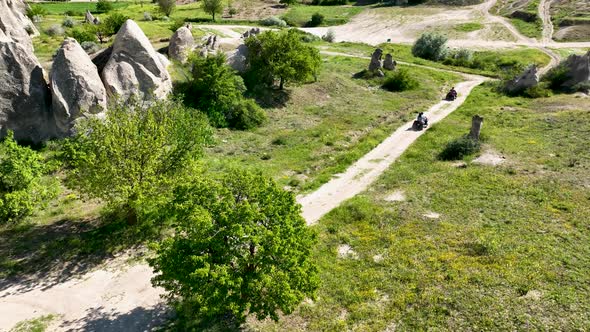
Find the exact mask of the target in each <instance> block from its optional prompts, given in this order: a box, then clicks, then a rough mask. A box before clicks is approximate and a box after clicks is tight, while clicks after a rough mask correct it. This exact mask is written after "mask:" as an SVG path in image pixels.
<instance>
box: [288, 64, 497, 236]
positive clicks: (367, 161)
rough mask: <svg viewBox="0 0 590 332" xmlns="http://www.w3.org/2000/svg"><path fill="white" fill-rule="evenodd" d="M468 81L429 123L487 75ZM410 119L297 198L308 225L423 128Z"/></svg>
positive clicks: (360, 187) (364, 184)
mask: <svg viewBox="0 0 590 332" xmlns="http://www.w3.org/2000/svg"><path fill="white" fill-rule="evenodd" d="M467 78H468V80H467V81H464V82H461V83H459V84H457V85H456V86H455V89H456V90H457V92H458V93H459V97H458V98H457V100H455V101H454V102H447V101H441V102H439V103H437V104H436V105H434V106H432V107H431V108H430V109H429V110H428V111H427V112H425V114H426V116H427V117H428V120H429V122H430V124H434V123H437V122H439V121H440V120H442V119H444V118H445V117H446V116H447V115H449V114H450V113H451V112H453V111H454V110H456V109H457V108H458V107H459V106H461V104H463V102H464V101H465V99H466V98H467V96H469V93H470V92H471V90H472V89H473V88H474V87H476V86H477V85H479V84H481V83H482V82H483V81H485V80H486V78H484V77H481V76H473V75H467ZM412 122H413V121H410V122H408V123H406V124H404V125H402V126H401V127H400V128H398V129H397V130H396V131H395V132H394V133H393V134H392V135H391V136H389V137H388V138H387V139H385V140H384V141H383V142H382V143H381V144H379V145H378V146H377V147H376V148H374V149H373V150H371V151H370V152H369V153H367V154H366V155H364V156H363V157H362V158H361V159H359V160H358V161H357V162H355V163H354V164H353V165H352V166H350V167H349V168H348V169H347V170H346V172H344V173H342V174H338V175H335V176H334V178H333V179H332V180H330V181H329V182H328V183H326V184H324V185H323V186H321V187H320V188H319V189H318V190H316V191H315V192H313V193H311V194H309V195H307V196H304V197H301V198H299V199H298V201H299V203H301V205H302V207H303V217H304V218H305V220H307V223H308V224H309V225H313V224H315V223H316V222H317V221H318V220H319V219H320V218H321V217H322V216H323V215H325V214H326V213H328V212H330V211H331V210H332V209H334V208H336V207H337V206H339V205H340V204H341V203H342V202H344V201H345V200H347V199H350V198H352V197H354V196H356V195H357V194H359V193H361V192H363V191H365V190H366V189H367V188H368V187H369V185H370V184H371V183H373V182H374V181H375V180H376V179H377V178H378V177H379V176H380V175H381V174H382V173H383V172H384V171H385V170H386V169H387V168H389V166H391V164H392V163H393V162H394V161H395V160H396V159H397V158H398V157H399V156H401V155H402V153H403V152H404V151H405V150H406V149H407V148H408V147H409V146H410V145H411V144H412V143H414V141H415V140H416V139H418V137H420V136H421V135H422V134H424V132H425V130H423V131H412V130H411V127H412Z"/></svg>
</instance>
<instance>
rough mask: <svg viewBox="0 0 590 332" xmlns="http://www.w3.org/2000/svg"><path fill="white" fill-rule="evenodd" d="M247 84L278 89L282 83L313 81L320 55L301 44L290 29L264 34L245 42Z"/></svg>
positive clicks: (299, 38) (317, 69)
mask: <svg viewBox="0 0 590 332" xmlns="http://www.w3.org/2000/svg"><path fill="white" fill-rule="evenodd" d="M246 46H247V47H248V56H247V57H246V66H247V68H248V73H247V74H246V77H247V82H248V83H249V84H253V83H254V82H257V83H258V82H262V83H264V84H267V85H269V86H273V85H274V84H275V81H277V80H278V81H279V89H281V90H282V89H283V87H284V84H285V82H294V83H302V82H305V81H308V80H310V79H312V78H315V77H316V76H317V74H318V72H319V70H320V66H321V63H322V61H321V58H320V52H319V51H318V50H317V49H316V48H315V47H313V46H310V45H306V44H305V43H303V42H302V41H301V35H300V33H298V32H297V31H296V30H294V29H290V30H283V31H279V32H275V31H266V32H263V33H261V34H260V35H258V36H257V37H250V38H248V39H247V40H246Z"/></svg>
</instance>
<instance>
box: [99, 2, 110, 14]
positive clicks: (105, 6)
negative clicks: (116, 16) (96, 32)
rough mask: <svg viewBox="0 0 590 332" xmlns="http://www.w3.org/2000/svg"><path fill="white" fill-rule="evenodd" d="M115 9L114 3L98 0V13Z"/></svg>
mask: <svg viewBox="0 0 590 332" xmlns="http://www.w3.org/2000/svg"><path fill="white" fill-rule="evenodd" d="M111 10H113V4H112V3H111V2H110V1H108V0H98V2H97V3H96V11H97V12H98V13H108V12H110V11H111Z"/></svg>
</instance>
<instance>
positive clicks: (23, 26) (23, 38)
mask: <svg viewBox="0 0 590 332" xmlns="http://www.w3.org/2000/svg"><path fill="white" fill-rule="evenodd" d="M26 10H27V5H26V4H25V3H24V2H22V1H21V0H0V39H2V40H13V41H15V42H18V43H19V44H20V45H21V46H23V47H25V48H26V49H27V50H30V51H31V52H32V51H33V42H32V41H31V36H32V35H38V34H39V31H37V28H35V25H34V24H33V22H31V20H30V19H29V18H28V17H27V15H25V13H26ZM27 30H28V31H29V32H30V33H31V34H29V32H27Z"/></svg>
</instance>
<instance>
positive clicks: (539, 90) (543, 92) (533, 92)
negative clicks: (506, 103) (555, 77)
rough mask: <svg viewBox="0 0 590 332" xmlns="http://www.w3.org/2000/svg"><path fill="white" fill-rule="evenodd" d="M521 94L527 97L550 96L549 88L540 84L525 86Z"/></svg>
mask: <svg viewBox="0 0 590 332" xmlns="http://www.w3.org/2000/svg"><path fill="white" fill-rule="evenodd" d="M522 95H523V96H525V97H528V98H547V97H551V90H549V89H547V88H545V87H543V86H541V85H540V84H538V85H535V86H533V87H530V88H527V89H525V90H524V91H523V92H522Z"/></svg>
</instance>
